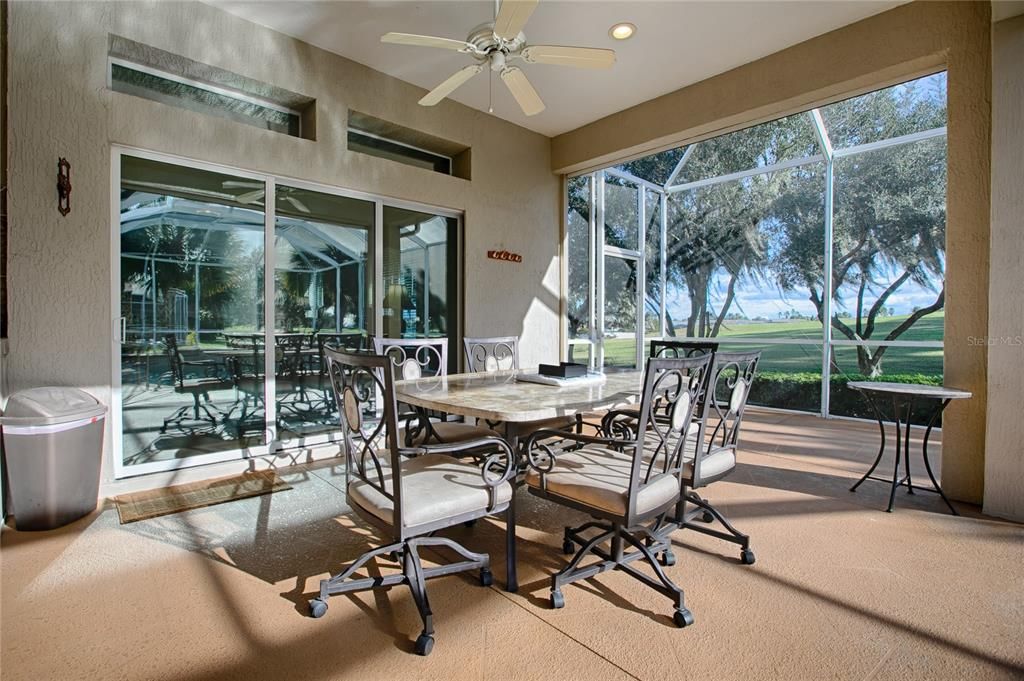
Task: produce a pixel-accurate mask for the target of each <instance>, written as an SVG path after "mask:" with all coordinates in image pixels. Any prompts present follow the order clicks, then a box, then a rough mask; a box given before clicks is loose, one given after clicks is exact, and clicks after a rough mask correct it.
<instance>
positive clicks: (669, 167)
mask: <svg viewBox="0 0 1024 681" xmlns="http://www.w3.org/2000/svg"><path fill="white" fill-rule="evenodd" d="M685 152H686V147H679V148H678V149H668V150H667V151H662V152H660V153H658V154H651V155H650V156H644V157H643V158H637V159H633V160H632V161H627V162H626V163H623V164H622V165H620V166H618V168H619V169H620V170H622V171H624V172H627V173H629V174H630V175H632V176H633V177H639V178H640V179H641V180H647V181H648V182H652V183H654V184H656V185H659V186H661V185H664V184H665V183H666V182H668V178H669V177H671V175H672V171H673V170H675V168H676V164H677V163H679V159H681V158H682V157H683V153H685Z"/></svg>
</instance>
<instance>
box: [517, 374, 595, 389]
mask: <svg viewBox="0 0 1024 681" xmlns="http://www.w3.org/2000/svg"><path fill="white" fill-rule="evenodd" d="M516 380H517V381H521V382H523V383H539V384H540V385H553V386H555V387H558V388H582V387H585V386H588V385H600V384H602V383H604V382H605V381H606V380H607V376H605V375H604V374H599V373H595V372H590V373H588V374H587V375H586V376H574V377H573V378H560V377H558V376H545V375H544V374H516Z"/></svg>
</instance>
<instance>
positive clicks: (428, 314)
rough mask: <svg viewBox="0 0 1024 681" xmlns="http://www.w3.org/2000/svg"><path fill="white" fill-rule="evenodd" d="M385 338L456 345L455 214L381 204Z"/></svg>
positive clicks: (454, 362)
mask: <svg viewBox="0 0 1024 681" xmlns="http://www.w3.org/2000/svg"><path fill="white" fill-rule="evenodd" d="M383 221H384V224H383V232H384V233H383V258H382V262H383V269H384V272H383V276H384V305H383V308H384V309H383V328H382V335H383V337H384V338H447V339H448V365H449V366H448V370H449V372H452V373H454V372H456V371H457V370H458V369H457V367H458V365H459V356H460V355H461V354H462V349H461V348H460V347H459V345H458V343H459V336H458V328H459V307H458V302H457V301H458V300H459V296H458V285H459V282H458V264H457V263H458V261H457V260H456V258H455V256H456V253H457V251H458V220H456V219H455V218H453V217H445V216H442V215H436V214H433V213H425V212H421V211H417V210H410V209H407V208H400V207H396V206H384V210H383Z"/></svg>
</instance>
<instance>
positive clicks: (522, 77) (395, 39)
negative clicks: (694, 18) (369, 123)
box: [380, 0, 615, 116]
mask: <svg viewBox="0 0 1024 681" xmlns="http://www.w3.org/2000/svg"><path fill="white" fill-rule="evenodd" d="M498 2H501V4H500V5H498V6H497V9H496V14H495V17H494V21H493V22H488V23H485V24H481V25H480V26H477V27H476V28H474V29H473V30H472V31H470V33H469V36H468V37H467V38H466V39H465V40H452V39H450V38H436V37H433V36H427V35H414V34H412V33H385V34H384V35H383V36H381V39H380V40H381V42H382V43H394V44H397V45H414V46H417V47H436V48H439V49H442V50H455V51H457V52H463V53H465V54H468V55H469V56H471V57H473V59H475V60H476V63H475V64H471V65H469V66H467V67H465V68H462V69H460V70H458V71H456V72H455V73H454V74H453V75H451V76H450V77H449V78H448V79H447V80H445V81H444V82H443V83H441V84H440V85H438V86H437V87H435V88H434V89H433V90H431V91H430V92H428V93H427V94H426V96H425V97H423V99H421V100H420V104H421V105H423V106H433V105H435V104H437V103H438V102H440V101H441V100H442V99H444V98H445V97H447V96H448V95H450V94H451V93H452V92H454V91H455V90H456V89H457V88H458V87H459V86H461V85H462V84H463V83H465V82H466V81H468V80H469V79H470V78H472V77H473V76H475V75H476V74H478V73H480V72H481V71H483V70H484V68H485V67H487V66H490V68H491V71H492V72H495V73H498V74H499V75H500V76H501V80H502V81H503V82H504V83H505V85H506V87H508V89H509V91H510V92H511V93H512V96H513V97H515V100H516V102H517V103H518V104H519V108H521V109H522V110H523V113H524V114H526V115H527V116H533V115H535V114H539V113H540V112H541V111H543V110H544V102H543V101H542V100H541V98H540V95H538V94H537V91H536V90H534V89H533V86H532V85H530V81H529V80H528V79H527V78H526V74H525V73H523V71H522V69H520V68H519V67H517V66H512V65H510V63H511V62H515V61H516V60H519V59H521V60H522V61H524V62H526V63H528V64H554V65H556V66H574V67H576V68H584V69H608V68H611V67H612V65H613V64H614V63H615V50H606V49H600V48H596V47H566V46H563V45H528V44H527V43H526V36H525V35H523V32H522V31H523V27H524V26H525V25H526V22H527V21H528V20H529V19H530V15H531V14H533V11H534V10H535V9H536V8H537V3H538V2H539V0H504V1H503V2H502V1H501V0H495V4H496V5H497V3H498ZM491 111H493V108H492V109H491Z"/></svg>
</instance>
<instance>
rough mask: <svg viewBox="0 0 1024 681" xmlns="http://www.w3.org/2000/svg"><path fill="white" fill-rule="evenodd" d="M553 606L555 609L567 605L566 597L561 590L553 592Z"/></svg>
mask: <svg viewBox="0 0 1024 681" xmlns="http://www.w3.org/2000/svg"><path fill="white" fill-rule="evenodd" d="M551 607H552V608H553V609H555V610H558V609H559V608H564V607H565V598H563V597H562V592H561V591H552V592H551Z"/></svg>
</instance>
